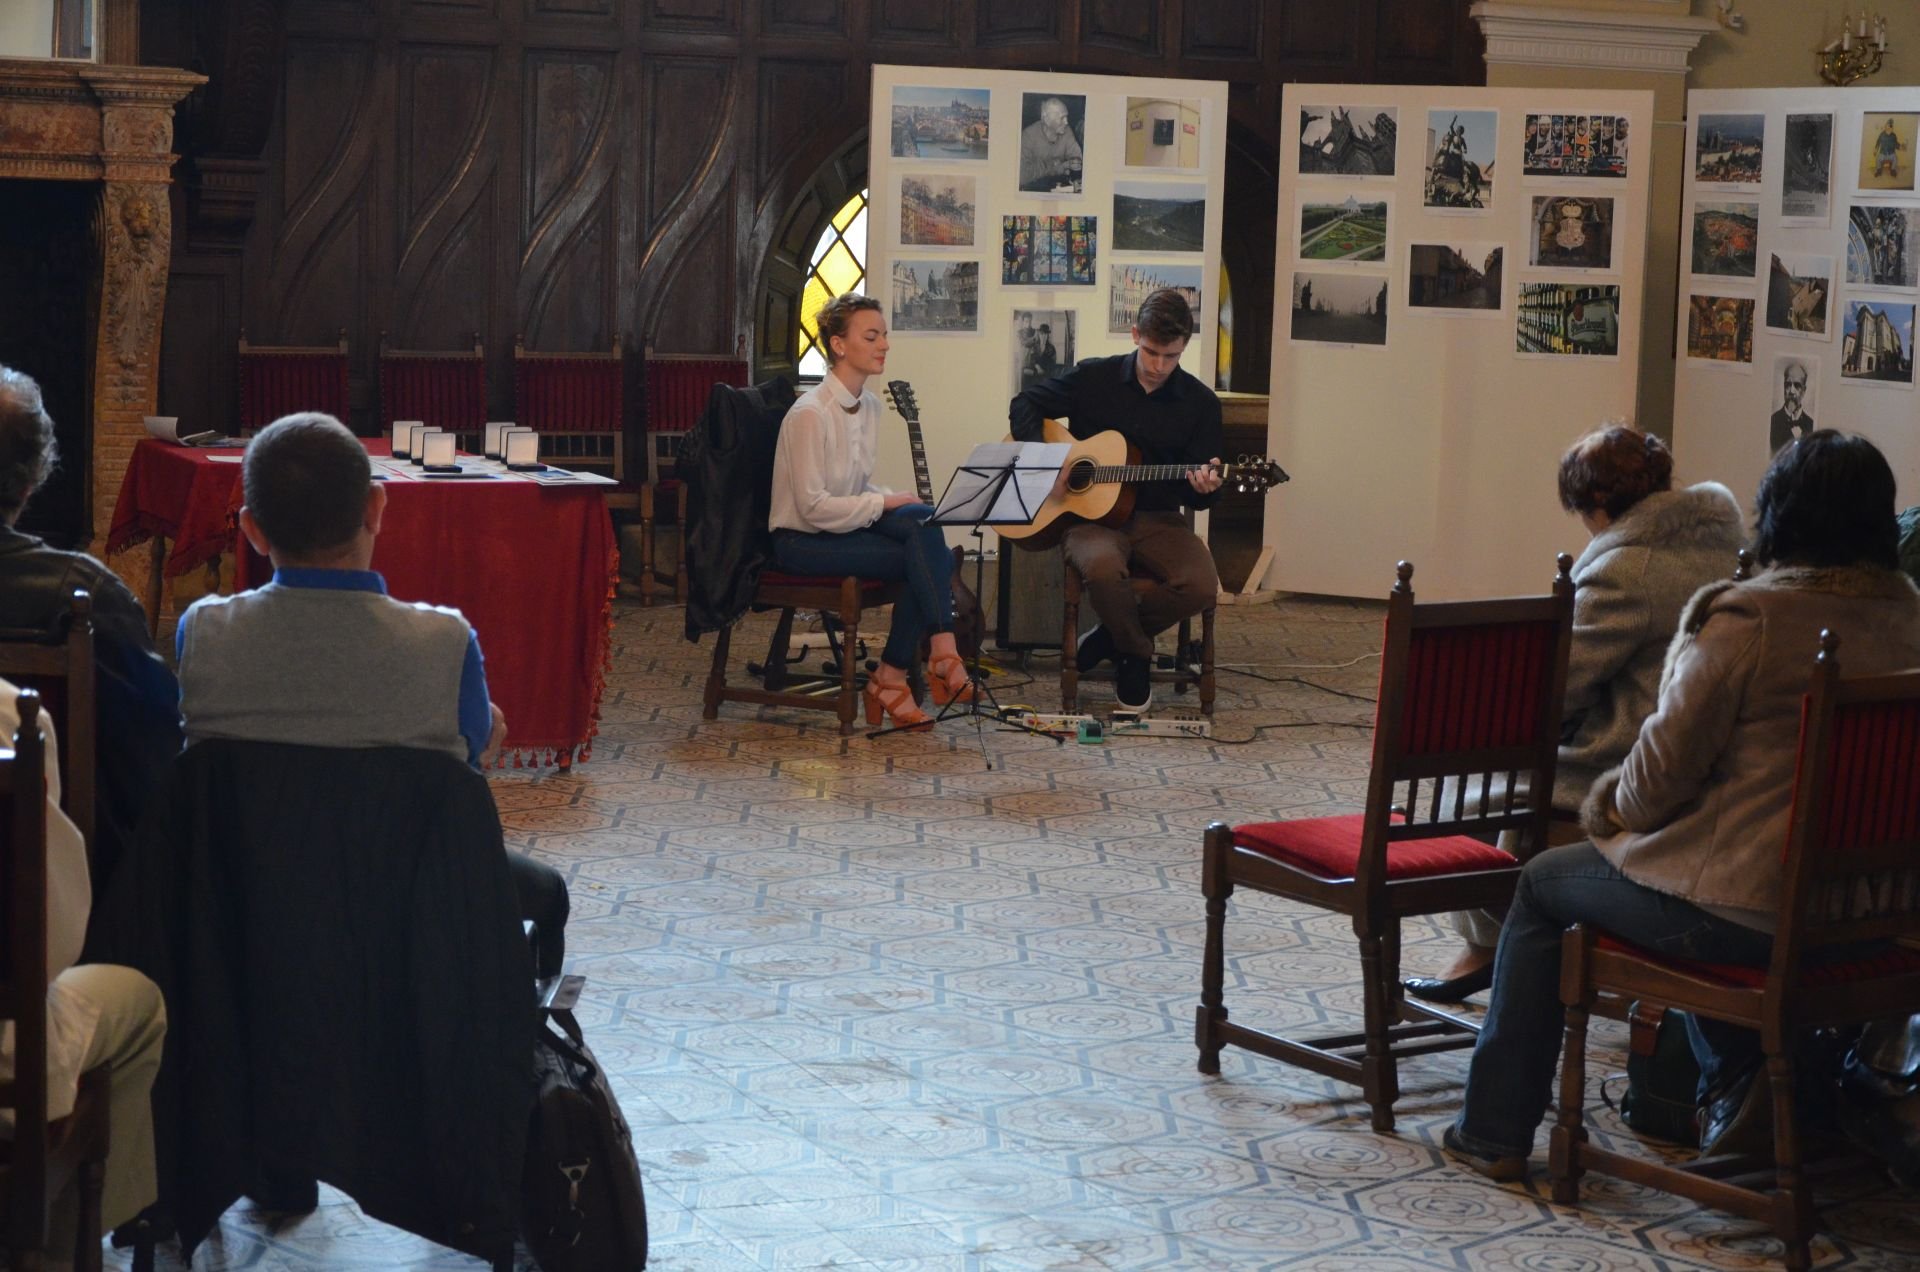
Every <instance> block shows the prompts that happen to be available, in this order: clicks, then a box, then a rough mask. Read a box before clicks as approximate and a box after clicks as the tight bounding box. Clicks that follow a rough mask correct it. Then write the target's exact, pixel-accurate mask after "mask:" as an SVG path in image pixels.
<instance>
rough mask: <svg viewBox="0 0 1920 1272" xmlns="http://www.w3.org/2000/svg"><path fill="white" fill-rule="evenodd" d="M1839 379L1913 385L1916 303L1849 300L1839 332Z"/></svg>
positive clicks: (1893, 386)
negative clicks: (1914, 305)
mask: <svg viewBox="0 0 1920 1272" xmlns="http://www.w3.org/2000/svg"><path fill="white" fill-rule="evenodd" d="M1840 341H1841V343H1840V378H1841V379H1843V380H1846V381H1847V382H1848V383H1850V384H1872V385H1881V386H1884V387H1887V388H1896V389H1910V388H1912V387H1913V305H1912V304H1911V303H1910V302H1906V301H1899V300H1849V301H1848V302H1847V318H1846V326H1845V327H1843V328H1842V329H1841V334H1840Z"/></svg>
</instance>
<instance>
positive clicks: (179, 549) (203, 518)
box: [107, 437, 241, 578]
mask: <svg viewBox="0 0 1920 1272" xmlns="http://www.w3.org/2000/svg"><path fill="white" fill-rule="evenodd" d="M240 453H241V452H240V450H239V449H238V448H235V449H231V450H227V449H221V450H189V449H188V448H186V447H184V446H168V445H167V444H166V443H165V442H158V441H155V440H154V439H153V438H151V437H143V438H141V439H140V444H139V445H138V446H135V447H134V448H133V458H132V459H131V460H130V461H129V462H128V464H127V476H126V480H124V481H123V482H121V483H120V498H119V499H118V500H116V501H115V503H114V505H113V524H112V525H111V526H109V527H108V529H107V552H108V554H109V555H111V554H112V553H115V552H122V551H125V550H126V549H127V548H130V547H133V546H134V545H135V544H137V543H144V542H146V541H147V540H148V539H151V538H153V537H154V536H155V535H160V536H162V537H164V538H167V539H170V540H172V541H173V548H172V550H171V551H170V552H169V553H168V556H167V561H166V566H165V568H164V569H163V570H162V573H163V574H165V575H166V577H168V578H175V577H177V576H179V575H182V574H185V573H186V572H187V571H188V570H192V569H195V568H197V567H199V566H202V565H205V564H206V563H207V562H209V561H211V560H213V559H214V558H215V557H217V556H219V555H220V554H221V553H222V552H225V551H227V550H228V549H229V548H231V547H232V546H233V530H234V523H233V513H234V511H235V510H236V509H237V508H238V507H239V497H240V465H238V464H228V463H219V462H217V461H215V460H214V459H213V456H215V455H227V456H238V455H239V454H240Z"/></svg>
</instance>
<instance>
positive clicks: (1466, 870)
mask: <svg viewBox="0 0 1920 1272" xmlns="http://www.w3.org/2000/svg"><path fill="white" fill-rule="evenodd" d="M1394 820H1395V821H1396V822H1397V821H1400V820H1401V818H1399V817H1395V818H1394ZM1366 824H1367V818H1366V815H1365V814H1364V813H1353V814H1351V815H1349V816H1346V817H1308V818H1303V819H1301V820H1299V821H1277V822H1254V823H1252V824H1251V825H1246V826H1235V827H1234V828H1233V842H1234V845H1235V846H1236V847H1239V848H1248V849H1251V850H1253V851H1254V852H1257V853H1260V854H1262V855H1263V856H1268V857H1272V858H1273V859H1274V860H1276V861H1284V862H1285V863H1286V864H1288V865H1290V866H1294V867H1297V868H1298V869H1301V870H1305V871H1308V872H1310V873H1312V874H1316V875H1319V876H1320V877H1321V878H1323V879H1351V878H1352V877H1353V875H1354V872H1355V871H1357V870H1358V869H1359V868H1360V835H1361V832H1362V831H1363V830H1364V829H1365V828H1366ZM1518 864H1519V863H1518V862H1516V861H1515V860H1514V859H1513V857H1512V856H1511V855H1509V854H1507V853H1504V852H1502V851H1500V849H1498V848H1495V847H1494V846H1493V845H1492V844H1483V843H1481V842H1480V841H1479V840H1478V839H1474V838H1471V837H1470V836H1467V835H1447V836H1445V837H1443V838H1439V839H1410V840H1407V841H1405V842H1404V843H1397V844H1388V845H1387V878H1389V879H1420V878H1424V877H1426V876H1428V875H1445V874H1471V873H1475V872H1477V871H1482V870H1513V869H1515V868H1516V867H1517V866H1518Z"/></svg>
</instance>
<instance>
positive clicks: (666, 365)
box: [640, 349, 749, 605]
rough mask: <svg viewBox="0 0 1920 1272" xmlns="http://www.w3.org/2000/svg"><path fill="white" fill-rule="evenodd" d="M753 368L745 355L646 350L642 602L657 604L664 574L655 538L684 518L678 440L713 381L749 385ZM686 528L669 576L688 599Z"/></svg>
mask: <svg viewBox="0 0 1920 1272" xmlns="http://www.w3.org/2000/svg"><path fill="white" fill-rule="evenodd" d="M748 371H749V368H748V366H747V361H746V359H745V358H726V357H716V356H712V355H709V354H702V353H691V354H689V353H655V352H653V351H652V350H651V349H649V350H648V351H647V356H646V361H645V363H644V366H643V375H644V377H645V385H646V390H645V401H646V433H645V436H646V446H647V477H646V485H645V486H643V487H642V488H641V491H640V557H641V561H642V566H641V571H640V603H641V604H642V605H651V604H653V600H654V595H655V593H656V592H657V591H658V590H659V586H660V582H661V580H660V578H659V575H658V574H657V573H656V571H655V570H654V565H653V562H654V540H655V536H656V534H657V528H658V527H659V526H660V525H662V524H675V523H678V522H680V521H683V520H684V519H685V518H684V509H683V507H682V504H683V502H684V501H683V500H682V499H681V498H680V478H679V474H678V471H677V465H678V463H679V445H680V439H681V438H682V437H685V436H686V435H687V433H688V432H690V431H691V430H692V428H693V426H694V425H695V424H697V423H698V422H699V420H700V413H701V412H702V411H704V410H705V409H706V406H707V395H708V394H709V393H710V392H711V391H712V389H713V386H714V385H715V384H731V385H732V386H734V387H735V388H745V387H746V384H747V375H748ZM669 509H670V510H671V511H669ZM686 563H687V553H686V543H685V528H684V526H683V527H682V530H681V538H680V539H679V540H677V541H676V542H675V545H674V554H673V565H672V567H671V568H670V569H669V570H668V572H667V579H668V580H669V581H670V582H671V584H672V586H673V597H674V600H676V601H684V600H686V599H687V581H686Z"/></svg>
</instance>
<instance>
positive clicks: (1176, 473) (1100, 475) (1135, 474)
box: [1080, 464, 1233, 485]
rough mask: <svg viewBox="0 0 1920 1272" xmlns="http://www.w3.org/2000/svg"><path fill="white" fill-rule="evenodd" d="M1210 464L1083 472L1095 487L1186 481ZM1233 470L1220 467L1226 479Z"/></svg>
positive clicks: (1099, 466) (1135, 466) (1133, 466)
mask: <svg viewBox="0 0 1920 1272" xmlns="http://www.w3.org/2000/svg"><path fill="white" fill-rule="evenodd" d="M1208 467H1211V465H1209V464H1096V465H1094V466H1093V467H1092V468H1090V469H1082V470H1080V471H1081V472H1084V473H1088V474H1091V480H1092V481H1093V482H1094V484H1095V485H1103V484H1105V483H1107V482H1115V481H1184V480H1185V479H1186V476H1187V474H1188V473H1191V472H1197V471H1198V470H1200V469H1202V468H1208ZM1232 468H1233V465H1232V464H1222V465H1220V474H1221V476H1222V477H1225V476H1226V475H1227V474H1228V473H1229V472H1230V471H1231V470H1232Z"/></svg>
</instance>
